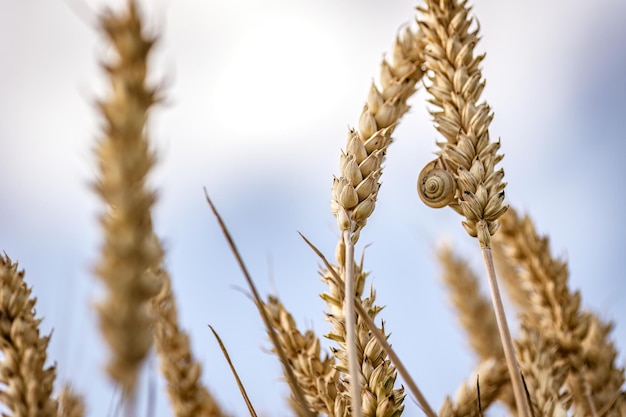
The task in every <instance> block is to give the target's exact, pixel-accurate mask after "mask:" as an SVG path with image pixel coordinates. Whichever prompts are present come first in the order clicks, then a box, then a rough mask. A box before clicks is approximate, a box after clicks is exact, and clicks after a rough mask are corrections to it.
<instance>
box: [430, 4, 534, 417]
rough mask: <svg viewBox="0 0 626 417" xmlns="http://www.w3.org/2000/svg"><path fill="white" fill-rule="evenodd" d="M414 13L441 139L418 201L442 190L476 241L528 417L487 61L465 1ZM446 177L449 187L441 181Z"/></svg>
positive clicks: (515, 386) (519, 402)
mask: <svg viewBox="0 0 626 417" xmlns="http://www.w3.org/2000/svg"><path fill="white" fill-rule="evenodd" d="M418 10H419V11H420V13H421V16H422V17H421V19H420V21H419V25H420V28H421V30H422V31H423V32H424V35H425V37H424V38H425V39H424V48H423V49H424V62H425V67H426V69H427V70H428V75H429V76H428V78H429V81H430V85H429V86H428V87H427V90H428V92H429V93H430V94H431V99H430V100H429V101H430V103H431V104H433V105H434V106H435V109H434V110H431V114H432V115H433V117H434V121H435V125H436V127H437V130H439V132H440V133H441V134H442V135H443V136H444V138H445V141H443V142H440V143H438V145H439V147H440V160H441V163H440V164H435V163H434V162H431V163H430V164H429V165H427V168H425V169H426V171H427V172H425V173H424V171H423V174H420V182H419V184H418V188H419V189H420V191H421V192H422V193H423V192H425V191H428V192H432V191H435V190H436V189H437V188H438V187H439V184H440V183H441V184H442V185H441V187H443V186H444V185H445V189H446V193H448V194H449V196H450V197H451V202H450V203H449V205H450V206H451V207H452V208H453V209H454V210H456V211H457V212H459V213H460V214H461V215H463V216H464V217H465V220H464V221H463V222H462V224H463V227H464V228H465V230H466V231H467V232H468V233H469V234H470V236H473V237H477V238H478V242H479V243H480V247H481V251H482V255H483V261H484V264H485V269H486V271H487V278H488V282H489V289H490V292H491V300H492V304H493V309H494V312H495V314H496V320H497V323H498V331H499V334H500V338H501V340H502V346H503V349H504V355H505V359H506V363H507V367H508V368H509V372H510V374H511V381H512V386H513V392H514V395H515V401H516V403H517V407H518V410H519V411H520V415H521V416H522V417H528V416H530V406H529V404H528V401H527V399H526V396H525V392H524V388H523V382H522V377H521V375H520V373H519V366H518V364H517V361H516V359H515V350H514V347H513V342H512V340H511V334H510V331H509V326H508V323H507V320H506V315H505V313H504V306H503V304H502V298H501V296H500V290H499V288H498V282H497V278H496V273H495V268H494V265H493V256H492V254H491V235H493V234H494V233H495V231H496V229H497V228H498V222H497V220H498V218H499V217H500V216H501V215H502V214H503V213H504V212H505V211H506V209H507V206H505V205H504V204H503V202H504V187H505V185H506V184H505V183H504V182H503V181H502V179H503V177H504V171H503V170H502V169H500V170H498V171H496V170H495V165H496V164H497V163H498V162H499V161H500V160H501V159H502V155H501V154H498V153H497V152H498V149H499V148H500V143H499V142H491V141H490V140H489V123H490V122H491V119H492V118H493V114H492V113H491V110H490V108H489V106H488V105H487V104H486V103H485V102H481V101H480V95H481V93H482V90H483V88H484V85H485V82H484V80H483V79H482V74H481V72H480V69H479V65H480V62H481V61H482V59H483V58H484V55H479V56H476V57H475V56H474V47H475V46H476V43H477V42H478V29H476V30H475V31H473V32H470V26H472V22H473V19H472V18H469V17H468V15H469V7H468V6H467V1H457V0H442V1H436V0H426V7H418ZM438 165H441V166H438ZM431 166H432V168H433V169H432V171H433V172H432V177H433V179H432V180H431V179H430V178H428V177H427V176H428V175H431V174H430V173H429V172H428V171H429V170H430V169H431V168H430V167H431ZM435 168H436V169H435ZM444 177H445V178H449V179H447V180H446V181H445V182H443V181H440V179H441V178H444ZM420 195H421V194H420ZM433 206H434V207H441V205H433Z"/></svg>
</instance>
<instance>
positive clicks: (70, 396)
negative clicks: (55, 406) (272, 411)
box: [57, 384, 86, 417]
mask: <svg viewBox="0 0 626 417" xmlns="http://www.w3.org/2000/svg"><path fill="white" fill-rule="evenodd" d="M57 401H58V403H59V413H58V414H59V417H84V416H85V414H86V410H85V399H84V398H83V397H82V396H81V395H79V394H77V393H76V392H75V391H74V390H73V389H72V387H71V386H70V385H69V384H66V385H64V386H63V388H62V389H61V392H60V393H59V395H58V397H57Z"/></svg>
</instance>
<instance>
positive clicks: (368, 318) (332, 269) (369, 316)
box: [299, 233, 437, 417]
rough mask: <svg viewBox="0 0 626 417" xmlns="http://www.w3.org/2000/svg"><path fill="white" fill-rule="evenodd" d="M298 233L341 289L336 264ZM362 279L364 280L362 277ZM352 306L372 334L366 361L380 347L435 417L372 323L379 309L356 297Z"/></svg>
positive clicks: (420, 404) (434, 416)
mask: <svg viewBox="0 0 626 417" xmlns="http://www.w3.org/2000/svg"><path fill="white" fill-rule="evenodd" d="M299 234H300V237H302V239H303V240H304V241H305V242H306V244H307V245H308V246H309V247H310V248H311V249H312V250H313V252H314V253H315V254H316V255H317V256H318V257H319V258H320V259H321V260H322V263H323V264H324V267H325V271H328V274H327V276H326V279H327V280H329V281H332V282H334V284H333V285H335V286H338V288H339V289H338V291H341V290H340V288H341V286H340V285H338V284H339V283H340V282H341V277H340V276H339V274H338V273H337V268H336V266H333V265H331V264H330V262H328V260H327V259H326V257H325V256H324V254H323V253H322V252H321V251H320V250H319V249H318V248H317V247H316V246H315V245H314V244H313V243H312V242H311V241H310V240H308V239H307V238H306V237H305V236H304V235H303V234H302V233H299ZM362 281H364V279H363V280H362ZM324 296H325V294H322V298H324ZM342 296H343V294H342ZM354 307H355V309H356V312H357V314H358V315H359V316H358V320H359V321H362V322H363V323H364V327H366V328H367V329H369V331H370V332H371V333H372V336H373V339H369V342H368V347H369V350H368V352H366V353H364V356H365V357H366V358H367V359H368V362H370V360H369V358H368V356H370V355H371V354H372V353H373V352H375V351H377V350H376V349H380V350H378V353H379V354H380V353H382V352H383V351H384V352H385V354H386V355H387V356H389V358H390V359H391V361H392V362H393V364H394V365H395V366H396V369H397V370H398V372H399V373H400V375H401V376H402V378H403V379H404V381H405V383H406V384H407V386H408V387H409V391H410V392H411V394H413V396H414V397H415V399H416V401H417V402H418V404H419V406H420V408H421V409H422V410H423V411H424V413H425V414H426V415H427V416H428V417H436V416H437V415H436V414H435V412H434V411H433V409H432V407H431V406H430V404H428V401H427V400H426V398H425V397H424V395H423V394H422V392H421V391H420V389H419V388H418V386H417V384H416V383H415V381H414V380H413V378H412V377H411V375H410V374H409V372H408V370H407V369H406V367H405V366H404V364H403V363H402V361H401V360H400V357H399V356H398V355H397V354H396V352H395V351H394V350H393V349H392V348H391V345H390V344H389V343H388V342H387V336H386V335H385V333H384V329H382V330H381V329H379V328H378V327H377V326H376V324H375V323H374V321H373V317H374V316H375V315H376V313H377V312H378V311H379V310H377V309H375V308H372V307H370V309H369V311H366V309H365V308H364V307H363V305H362V301H361V300H360V299H358V298H357V297H355V298H354ZM329 336H330V338H331V339H334V340H337V341H339V342H342V340H341V339H340V338H339V337H337V336H333V335H332V334H330V335H329ZM373 340H376V342H377V344H378V345H379V346H380V348H378V347H377V345H376V344H374V343H372V341H373ZM343 369H345V366H344V368H343ZM380 369H384V368H382V367H381V368H380ZM374 386H375V385H374ZM387 400H388V401H389V400H393V403H392V404H389V407H388V410H394V409H397V407H398V404H397V401H398V400H397V399H395V400H394V396H393V395H392V396H389V397H388V398H387ZM398 414H400V413H398ZM339 415H341V414H339Z"/></svg>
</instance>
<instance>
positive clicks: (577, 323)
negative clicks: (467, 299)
mask: <svg viewBox="0 0 626 417" xmlns="http://www.w3.org/2000/svg"><path fill="white" fill-rule="evenodd" d="M495 240H496V242H497V244H498V245H499V246H500V248H501V249H502V253H503V255H504V256H505V257H506V258H507V259H508V262H510V263H512V264H513V265H514V266H515V273H516V277H517V280H516V285H515V286H513V287H512V288H513V290H514V291H515V292H519V293H521V294H522V295H525V298H526V299H527V302H525V303H524V304H523V305H522V306H520V307H521V312H522V321H523V324H524V325H525V327H526V328H527V333H528V334H530V335H532V336H533V337H536V338H539V339H541V343H543V344H545V345H547V346H553V347H556V350H555V352H553V353H552V354H553V355H554V363H553V367H554V368H557V369H564V370H566V372H565V374H563V372H556V375H557V376H558V377H559V378H558V379H557V381H560V382H561V385H560V388H561V389H564V390H565V391H566V392H567V394H568V395H569V396H570V397H571V402H572V407H573V410H574V412H575V413H576V414H580V415H589V416H594V415H600V414H599V411H598V410H601V409H602V410H604V409H605V408H606V407H607V404H609V403H610V402H611V401H613V399H615V398H618V397H619V396H620V394H619V392H620V388H618V389H617V390H615V389H611V388H609V387H610V386H613V387H615V385H614V384H615V382H617V381H620V380H621V381H623V378H624V375H623V370H621V369H617V368H616V367H615V366H614V364H613V363H612V361H609V362H604V365H602V367H603V368H604V370H605V372H607V373H606V374H605V375H606V376H608V375H611V374H613V376H612V377H609V379H610V380H613V384H610V385H608V386H604V387H600V386H598V385H597V383H596V382H592V380H590V379H589V378H590V377H591V374H589V373H588V371H589V370H590V369H591V368H590V364H592V363H594V359H593V355H594V351H596V352H597V350H596V349H605V348H608V349H609V350H608V351H607V352H610V351H613V348H612V347H610V346H607V343H608V342H607V341H606V340H604V341H601V340H598V339H595V341H596V342H598V343H597V345H596V346H593V347H592V345H590V344H589V332H590V330H591V329H592V328H593V326H597V325H598V319H597V318H596V317H594V316H593V315H592V314H591V313H589V312H585V311H583V310H582V309H581V295H580V293H579V292H578V291H571V290H570V288H569V272H568V268H567V263H566V262H565V261H563V260H560V259H557V258H555V257H554V256H553V255H552V253H551V251H550V245H549V240H548V238H547V237H544V236H540V235H539V234H538V232H537V230H536V229H535V225H534V223H533V221H532V219H531V218H530V217H528V216H520V215H518V213H517V212H516V211H515V210H513V209H511V210H510V211H509V212H508V213H506V214H505V215H504V216H502V218H501V230H500V231H499V232H498V234H497V235H496V237H495ZM594 321H595V322H596V323H595V324H594ZM595 330H596V331H597V330H598V328H597V327H596V328H595ZM535 335H536V336H535ZM604 336H606V335H604ZM597 337H598V335H597V334H596V335H594V336H593V338H597ZM535 344H536V343H535ZM616 377H617V378H616ZM614 378H616V379H614ZM594 385H595V387H594ZM619 386H620V387H621V383H620V385H619ZM604 388H608V391H609V392H610V394H609V395H608V398H606V397H605V401H602V402H600V401H598V399H597V398H595V396H594V393H595V392H598V390H603V389H604ZM531 394H532V391H531ZM608 407H609V408H608V409H612V407H613V406H612V405H611V406H608Z"/></svg>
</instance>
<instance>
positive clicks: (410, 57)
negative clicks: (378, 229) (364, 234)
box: [331, 28, 423, 265]
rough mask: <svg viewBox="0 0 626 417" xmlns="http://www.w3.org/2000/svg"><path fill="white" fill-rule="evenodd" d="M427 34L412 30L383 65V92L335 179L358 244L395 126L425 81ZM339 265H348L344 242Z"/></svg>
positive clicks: (345, 220)
mask: <svg viewBox="0 0 626 417" xmlns="http://www.w3.org/2000/svg"><path fill="white" fill-rule="evenodd" d="M421 37H422V34H421V33H420V32H419V31H417V32H413V31H411V30H410V29H409V28H407V29H406V30H405V31H404V32H402V34H401V35H400V36H399V37H398V38H397V39H396V43H395V47H394V51H393V55H392V59H391V61H386V60H383V62H382V64H381V70H380V85H381V88H380V89H379V88H378V87H376V85H375V84H374V83H372V85H371V87H370V91H369V94H368V96H367V101H366V103H365V106H364V107H363V111H362V112H361V116H360V118H359V124H358V125H359V127H358V129H352V130H350V132H349V133H348V139H347V143H346V150H345V152H344V153H342V154H341V161H340V176H339V178H335V179H334V183H333V188H332V194H333V198H332V200H331V209H332V212H333V214H334V215H335V216H336V217H337V222H338V224H339V228H340V229H341V230H342V231H343V230H348V231H350V232H351V233H352V240H353V241H354V242H356V241H357V240H358V237H359V232H360V230H361V228H362V227H363V226H365V224H366V223H367V219H368V217H369V216H370V215H371V214H372V212H373V211H374V207H375V202H376V198H377V197H378V189H379V187H380V183H379V179H380V176H381V174H382V167H381V166H382V162H383V160H384V157H385V152H386V149H387V147H388V146H389V144H390V143H391V141H392V138H391V134H392V133H393V130H394V129H395V127H396V123H397V122H398V121H399V120H400V118H401V117H402V116H403V115H404V114H405V113H406V112H407V111H408V110H409V106H408V105H407V104H406V100H407V99H408V98H409V97H410V96H411V95H412V94H413V93H414V92H415V91H416V88H415V85H416V83H417V82H418V81H419V80H420V79H421V78H422V75H423V73H422V70H421V66H422V55H421V46H420V39H421ZM339 246H340V247H339V248H338V250H337V260H338V261H339V263H340V264H342V265H343V264H344V263H345V259H344V252H345V248H343V242H340V243H339Z"/></svg>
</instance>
